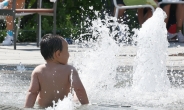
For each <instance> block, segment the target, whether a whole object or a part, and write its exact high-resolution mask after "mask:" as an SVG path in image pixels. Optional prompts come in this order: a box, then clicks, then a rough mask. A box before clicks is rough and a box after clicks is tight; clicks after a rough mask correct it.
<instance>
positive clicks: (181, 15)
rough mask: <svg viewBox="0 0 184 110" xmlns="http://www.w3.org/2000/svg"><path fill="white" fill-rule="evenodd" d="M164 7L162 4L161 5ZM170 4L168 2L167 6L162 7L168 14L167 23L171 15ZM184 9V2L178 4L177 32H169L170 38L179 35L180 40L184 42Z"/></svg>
mask: <svg viewBox="0 0 184 110" xmlns="http://www.w3.org/2000/svg"><path fill="white" fill-rule="evenodd" d="M161 1H162V0H158V2H161ZM161 7H162V5H161ZM170 7H171V5H170V4H167V5H166V6H164V7H162V8H163V10H164V11H165V12H166V14H167V18H166V19H165V22H166V24H168V20H169V16H170ZM182 10H184V4H177V6H176V12H175V14H176V33H170V32H168V37H167V38H168V39H172V38H174V37H176V36H177V38H178V42H184V36H183V34H182V31H181V30H182V25H183V22H184V13H182V12H183V11H182Z"/></svg>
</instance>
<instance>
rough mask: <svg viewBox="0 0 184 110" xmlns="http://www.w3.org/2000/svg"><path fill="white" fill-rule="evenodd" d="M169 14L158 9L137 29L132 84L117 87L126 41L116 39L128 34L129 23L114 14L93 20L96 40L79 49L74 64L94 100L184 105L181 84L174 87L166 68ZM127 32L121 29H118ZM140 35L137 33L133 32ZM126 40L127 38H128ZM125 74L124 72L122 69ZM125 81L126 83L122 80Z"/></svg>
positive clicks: (121, 103) (135, 104)
mask: <svg viewBox="0 0 184 110" xmlns="http://www.w3.org/2000/svg"><path fill="white" fill-rule="evenodd" d="M165 17H166V15H165V13H164V12H163V11H162V10H161V9H160V8H158V9H156V11H155V12H154V14H153V17H151V18H150V19H148V20H147V21H146V22H145V23H144V24H143V27H142V28H141V29H140V30H139V31H138V38H137V41H138V47H137V48H138V51H137V56H136V58H135V66H134V72H131V73H129V76H130V77H129V80H132V79H131V75H132V74H133V75H134V76H133V82H134V83H133V85H132V86H131V87H130V86H126V87H116V84H117V82H118V81H117V79H118V78H117V77H118V73H117V67H119V66H120V65H121V66H122V65H124V60H126V59H124V60H123V59H120V58H119V55H120V54H122V53H121V52H122V48H125V43H126V42H125V43H119V42H117V41H115V40H114V36H116V35H117V34H118V35H119V39H122V38H125V37H126V38H127V37H128V35H129V32H128V31H127V30H128V29H127V26H126V25H124V24H121V23H117V22H116V19H115V18H111V17H108V16H106V18H105V20H101V19H96V20H94V21H93V26H92V27H91V29H92V30H93V34H92V35H93V37H94V38H98V39H97V40H96V41H93V40H90V41H88V42H87V44H88V47H90V48H87V49H86V50H85V52H81V53H77V54H76V55H75V61H74V62H73V64H74V66H75V67H78V70H79V73H80V77H81V80H82V82H83V84H84V86H85V88H86V91H87V94H88V97H89V100H90V102H91V103H98V104H100V103H110V104H119V105H127V104H128V105H132V106H149V107H165V108H167V107H168V108H172V107H171V106H178V105H182V104H183V102H184V98H178V97H180V95H181V94H182V92H183V91H184V90H183V89H182V88H180V89H176V88H171V86H170V82H169V79H168V77H167V72H166V70H167V69H166V57H167V51H166V50H167V47H168V42H167V39H166V28H165V27H166V26H165V23H164V19H165ZM109 21H113V22H109ZM117 28H118V29H119V30H121V31H122V32H124V33H123V34H119V33H120V32H119V31H118V30H117ZM134 36H137V35H134ZM125 41H126V40H125ZM121 74H122V75H124V74H125V73H121ZM122 85H123V84H122Z"/></svg>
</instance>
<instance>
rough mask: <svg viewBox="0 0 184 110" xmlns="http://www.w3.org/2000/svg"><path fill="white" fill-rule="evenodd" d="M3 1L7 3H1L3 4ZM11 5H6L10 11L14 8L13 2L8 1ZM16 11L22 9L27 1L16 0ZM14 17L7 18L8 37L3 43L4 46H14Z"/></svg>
mask: <svg viewBox="0 0 184 110" xmlns="http://www.w3.org/2000/svg"><path fill="white" fill-rule="evenodd" d="M3 1H7V0H0V2H3ZM8 1H9V3H8V4H6V7H7V8H8V9H11V8H12V1H13V0H8ZM16 2H17V3H16V9H21V8H23V7H24V4H25V0H16ZM12 22H13V17H12V16H7V17H6V30H7V35H6V37H5V39H4V41H3V42H2V45H4V46H5V45H6V46H8V45H11V44H12V41H13V31H12V30H13V24H12Z"/></svg>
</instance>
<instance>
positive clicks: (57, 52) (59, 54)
mask: <svg viewBox="0 0 184 110" xmlns="http://www.w3.org/2000/svg"><path fill="white" fill-rule="evenodd" d="M54 56H55V57H56V58H58V57H60V56H61V52H60V51H59V50H57V51H56V52H55V53H54Z"/></svg>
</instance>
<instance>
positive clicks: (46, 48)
mask: <svg viewBox="0 0 184 110" xmlns="http://www.w3.org/2000/svg"><path fill="white" fill-rule="evenodd" d="M40 51H41V54H42V56H43V57H44V59H45V60H56V61H58V62H59V63H61V64H67V62H68V58H69V53H68V43H67V42H66V41H65V40H64V39H63V38H62V37H61V36H59V35H53V34H46V35H44V36H43V37H42V40H41V42H40Z"/></svg>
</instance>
